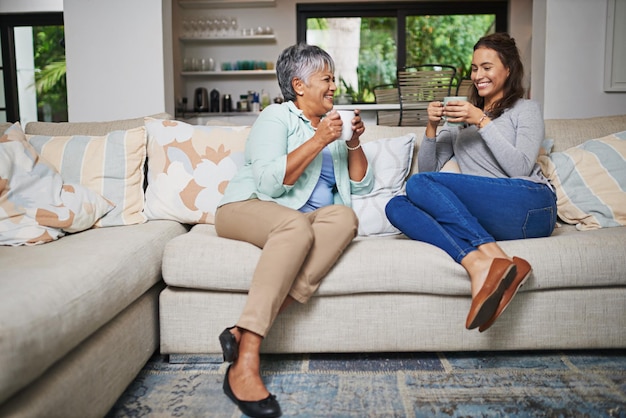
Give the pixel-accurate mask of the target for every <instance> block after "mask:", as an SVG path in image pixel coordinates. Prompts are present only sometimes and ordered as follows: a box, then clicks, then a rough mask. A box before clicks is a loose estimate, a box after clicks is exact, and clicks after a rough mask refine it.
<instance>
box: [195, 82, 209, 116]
mask: <svg viewBox="0 0 626 418" xmlns="http://www.w3.org/2000/svg"><path fill="white" fill-rule="evenodd" d="M193 110H194V111H195V112H208V111H209V93H208V92H207V90H206V89H205V88H204V87H198V88H197V89H196V91H195V93H194V99H193Z"/></svg>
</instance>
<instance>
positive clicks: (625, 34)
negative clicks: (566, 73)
mask: <svg viewBox="0 0 626 418" xmlns="http://www.w3.org/2000/svg"><path fill="white" fill-rule="evenodd" d="M624 40H626V0H608V1H607V13H606V45H605V53H604V91H605V92H626V42H625V41H624Z"/></svg>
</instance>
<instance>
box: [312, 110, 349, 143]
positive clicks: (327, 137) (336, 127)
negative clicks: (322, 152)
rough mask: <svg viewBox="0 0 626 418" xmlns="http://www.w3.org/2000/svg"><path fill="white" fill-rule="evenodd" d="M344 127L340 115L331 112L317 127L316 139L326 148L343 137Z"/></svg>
mask: <svg viewBox="0 0 626 418" xmlns="http://www.w3.org/2000/svg"><path fill="white" fill-rule="evenodd" d="M342 126H343V124H342V123H341V118H340V117H339V113H337V112H336V111H331V112H329V113H328V114H327V115H326V117H325V118H323V119H322V120H321V121H320V123H319V124H318V125H317V129H316V130H315V135H314V137H316V138H317V139H318V140H320V141H322V142H323V143H324V146H326V145H328V144H330V143H331V142H333V141H335V140H337V139H338V138H340V137H341V129H342Z"/></svg>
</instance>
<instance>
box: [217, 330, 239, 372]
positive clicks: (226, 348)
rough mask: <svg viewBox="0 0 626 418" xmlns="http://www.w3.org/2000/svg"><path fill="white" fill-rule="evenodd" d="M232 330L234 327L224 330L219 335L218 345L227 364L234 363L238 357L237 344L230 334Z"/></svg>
mask: <svg viewBox="0 0 626 418" xmlns="http://www.w3.org/2000/svg"><path fill="white" fill-rule="evenodd" d="M233 328H235V327H234V326H232V327H230V328H226V329H225V330H224V331H222V333H221V334H220V345H221V346H222V352H223V353H224V361H227V362H229V363H232V362H234V361H236V360H237V357H239V344H238V343H237V339H236V338H235V336H234V335H233V333H231V332H230V330H231V329H233Z"/></svg>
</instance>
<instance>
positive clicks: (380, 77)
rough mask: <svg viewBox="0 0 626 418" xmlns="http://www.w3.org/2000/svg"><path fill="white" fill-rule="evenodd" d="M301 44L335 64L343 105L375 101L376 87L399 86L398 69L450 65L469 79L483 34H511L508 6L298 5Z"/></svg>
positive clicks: (483, 3)
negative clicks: (322, 52)
mask: <svg viewBox="0 0 626 418" xmlns="http://www.w3.org/2000/svg"><path fill="white" fill-rule="evenodd" d="M296 11H297V40H298V42H307V43H309V44H314V45H318V46H320V47H321V48H324V49H325V50H326V51H328V53H330V54H331V56H332V57H333V59H334V60H335V65H336V76H337V81H338V94H339V96H338V103H345V101H344V100H347V101H352V102H357V103H368V102H369V103H371V102H374V94H373V89H374V87H376V86H379V85H385V84H395V83H396V71H397V69H398V68H404V67H406V66H416V65H422V64H443V65H451V66H453V67H455V68H456V69H457V77H458V79H457V82H458V80H460V79H462V78H464V77H469V73H470V64H471V58H472V50H473V47H474V44H475V43H476V41H478V38H480V37H481V36H483V35H485V34H488V33H492V32H496V31H498V32H505V31H507V16H508V2H507V1H506V0H504V1H500V0H494V1H489V2H487V1H449V2H440V1H439V2H434V1H430V2H427V1H426V2H380V3H332V4H330V3H325V4H298V5H297V7H296Z"/></svg>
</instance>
